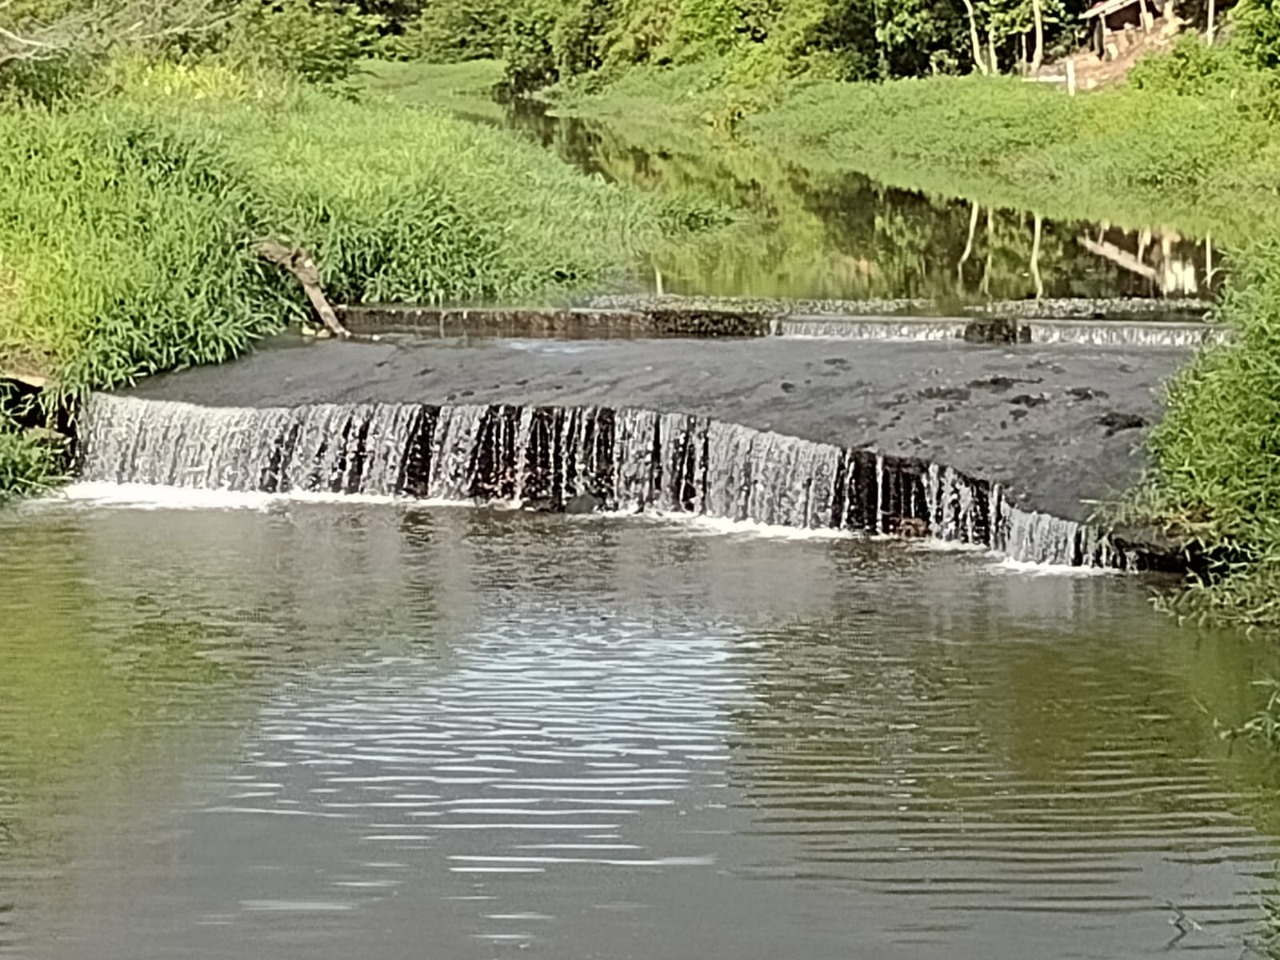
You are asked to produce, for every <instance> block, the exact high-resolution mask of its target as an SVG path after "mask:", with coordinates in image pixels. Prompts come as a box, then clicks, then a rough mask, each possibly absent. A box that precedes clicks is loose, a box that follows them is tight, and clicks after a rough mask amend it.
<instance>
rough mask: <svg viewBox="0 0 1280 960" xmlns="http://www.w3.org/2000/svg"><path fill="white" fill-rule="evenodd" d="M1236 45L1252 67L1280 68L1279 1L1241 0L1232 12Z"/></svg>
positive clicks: (1234, 42)
mask: <svg viewBox="0 0 1280 960" xmlns="http://www.w3.org/2000/svg"><path fill="white" fill-rule="evenodd" d="M1231 21H1232V24H1233V25H1234V27H1235V36H1234V37H1233V44H1234V45H1235V46H1236V47H1237V48H1238V49H1239V50H1240V52H1241V53H1242V54H1243V55H1244V57H1245V58H1246V59H1247V61H1248V62H1249V64H1250V65H1251V66H1254V67H1256V68H1259V69H1262V70H1276V69H1280V7H1278V6H1277V4H1276V0H1240V3H1239V4H1237V5H1236V7H1235V9H1233V10H1232V11H1231Z"/></svg>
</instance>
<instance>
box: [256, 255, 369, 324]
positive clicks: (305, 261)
mask: <svg viewBox="0 0 1280 960" xmlns="http://www.w3.org/2000/svg"><path fill="white" fill-rule="evenodd" d="M258 256H260V257H262V258H263V259H264V260H270V261H271V262H272V263H274V264H277V265H279V266H281V267H284V269H286V270H288V271H289V272H290V273H292V274H293V275H294V276H295V277H296V278H297V280H298V282H299V283H300V284H302V289H303V290H304V291H305V292H306V294H307V299H308V300H310V301H311V306H312V307H313V308H314V309H315V312H316V314H317V315H318V316H319V317H320V321H321V322H322V323H323V324H324V326H325V329H326V330H328V331H329V333H331V334H333V335H334V336H335V337H341V338H342V339H344V340H345V339H347V338H348V337H350V336H351V334H350V332H349V331H348V330H347V328H346V327H344V326H343V325H342V322H341V321H340V320H339V319H338V315H337V314H336V313H334V312H333V307H331V306H330V305H329V300H328V298H326V297H325V295H324V288H323V287H322V286H321V284H320V269H319V268H318V267H317V266H316V262H315V261H314V260H312V259H311V255H310V254H309V253H307V251H305V250H303V249H302V248H301V247H286V246H285V245H284V244H282V243H277V242H276V241H274V240H264V241H263V242H262V243H260V244H258Z"/></svg>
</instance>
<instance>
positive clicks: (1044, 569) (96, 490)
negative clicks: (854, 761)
mask: <svg viewBox="0 0 1280 960" xmlns="http://www.w3.org/2000/svg"><path fill="white" fill-rule="evenodd" d="M68 503H70V504H78V505H84V506H89V507H105V508H123V509H132V510H253V511H259V512H264V513H265V512H268V511H271V510H273V509H279V508H280V507H282V506H286V505H288V504H345V505H367V506H376V507H389V506H391V507H398V508H401V509H410V510H426V509H441V508H446V509H460V508H461V509H466V508H475V507H476V506H478V504H476V503H474V502H472V501H461V500H444V499H412V498H408V497H391V496H373V495H368V494H345V493H309V492H303V491H295V492H290V493H282V494H281V493H251V492H250V493H246V492H237V491H232V490H204V489H193V488H187V487H172V486H162V485H157V484H146V483H107V482H97V481H81V482H78V483H73V484H71V485H69V486H67V487H63V488H62V489H60V490H57V491H55V492H53V493H50V494H48V495H46V496H44V497H40V498H38V499H34V500H27V501H23V502H21V503H20V504H19V505H18V507H19V509H24V510H38V509H41V508H43V507H48V506H56V505H60V504H68ZM482 506H484V507H485V508H486V509H491V510H518V509H520V508H521V504H520V503H519V502H518V501H511V500H502V501H489V502H487V503H485V504H483V505H482ZM558 516H561V517H562V518H563V519H566V520H569V521H571V522H579V523H581V522H592V521H600V520H617V519H627V520H636V519H639V520H644V521H648V522H651V523H659V524H663V525H669V526H678V527H682V528H684V529H685V530H688V531H690V532H692V533H700V534H706V535H708V536H718V537H747V538H751V539H767V540H801V541H807V540H855V539H866V540H872V541H875V542H885V543H898V544H902V545H903V546H905V547H906V548H907V549H909V550H912V551H917V552H921V553H943V554H985V555H986V556H987V557H988V558H989V560H990V561H991V563H990V565H989V566H988V568H987V569H989V570H990V571H991V573H992V574H994V575H1013V576H1035V577H1044V576H1052V577H1097V576H1113V575H1116V574H1118V573H1121V571H1118V570H1111V569H1107V568H1099V567H1073V566H1067V565H1064V564H1048V563H1034V562H1030V561H1024V560H1011V559H1009V558H1007V557H1003V556H1001V555H1000V554H998V553H993V552H991V551H990V550H989V549H987V548H985V547H982V546H978V545H974V544H966V543H961V542H957V541H947V540H939V539H935V538H926V539H918V540H917V539H903V538H899V537H893V536H888V535H884V534H880V535H874V536H868V535H866V534H864V533H861V532H857V531H849V530H837V529H833V528H829V527H828V528H817V529H806V528H797V527H786V526H781V525H777V524H768V523H760V522H758V521H754V520H730V519H726V518H723V517H708V516H698V515H692V514H688V513H680V512H677V511H658V510H646V511H643V512H640V513H637V512H635V511H633V510H614V511H607V512H602V513H593V514H582V515H568V514H566V515H558Z"/></svg>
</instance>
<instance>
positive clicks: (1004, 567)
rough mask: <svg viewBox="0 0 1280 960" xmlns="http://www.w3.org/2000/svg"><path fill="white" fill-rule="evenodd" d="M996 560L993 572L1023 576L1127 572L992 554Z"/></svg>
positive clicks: (1121, 573)
mask: <svg viewBox="0 0 1280 960" xmlns="http://www.w3.org/2000/svg"><path fill="white" fill-rule="evenodd" d="M991 559H992V560H993V561H994V562H993V563H992V564H991V567H990V568H989V569H990V570H991V572H992V573H993V574H996V575H1000V574H1005V575H1013V576H1022V577H1114V576H1121V575H1123V574H1124V573H1125V571H1123V570H1119V569H1116V568H1112V567H1073V566H1070V565H1068V564H1065V563H1035V562H1034V561H1031V560H1011V559H1009V558H1008V557H1002V556H1000V555H999V554H992V555H991Z"/></svg>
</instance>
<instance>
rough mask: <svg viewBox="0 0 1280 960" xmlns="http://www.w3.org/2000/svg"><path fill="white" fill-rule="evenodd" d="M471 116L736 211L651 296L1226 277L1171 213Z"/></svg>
mask: <svg viewBox="0 0 1280 960" xmlns="http://www.w3.org/2000/svg"><path fill="white" fill-rule="evenodd" d="M463 115H464V116H466V115H467V114H465V113H464V114H463ZM499 115H501V116H502V117H503V119H502V120H498V116H499ZM473 119H476V120H477V121H478V122H487V123H500V124H501V125H503V126H505V127H507V128H508V129H512V130H515V131H517V132H519V133H521V134H523V135H524V136H526V137H528V138H529V139H532V140H533V141H535V142H537V143H539V144H541V145H542V146H544V147H546V148H547V149H550V150H553V151H555V152H556V153H557V154H558V155H559V156H560V157H561V158H562V159H564V160H565V161H566V162H568V163H571V164H573V165H574V166H576V167H578V168H579V169H580V170H583V171H585V172H587V173H590V174H597V175H600V176H603V177H605V178H606V179H609V180H613V181H620V182H623V183H627V184H631V185H633V186H637V187H639V188H641V189H643V190H646V191H650V192H656V193H659V194H663V195H666V196H670V197H676V198H681V199H683V200H685V201H687V202H690V203H691V204H692V205H693V207H694V208H695V209H697V208H698V206H699V205H702V206H703V207H704V208H706V209H711V208H720V209H727V210H730V211H733V212H734V213H735V215H737V216H739V217H740V218H742V222H741V224H740V226H739V228H737V229H732V230H729V231H725V232H723V233H722V234H718V235H713V236H711V237H705V238H703V239H700V240H699V241H698V243H697V244H696V245H695V247H694V248H693V249H687V248H681V249H679V250H677V251H674V252H671V253H669V254H666V255H660V256H658V257H656V258H655V259H654V260H653V262H652V263H651V264H650V265H649V270H648V273H647V274H646V275H645V276H643V277H642V278H641V280H642V281H643V282H644V284H645V285H646V287H647V290H648V291H649V292H654V291H659V290H660V291H661V292H665V293H678V294H684V295H690V296H731V297H753V296H754V297H784V298H800V299H805V298H818V299H822V298H832V299H854V300H863V299H869V298H870V299H893V300H898V299H908V300H911V299H923V300H927V301H929V305H928V306H925V305H923V304H922V305H920V306H919V309H921V310H922V311H925V312H927V311H929V310H942V311H944V312H945V311H947V310H954V309H955V308H957V307H958V306H962V305H966V304H981V303H985V302H987V301H988V300H1023V299H1032V298H1036V297H1040V298H1048V299H1055V298H1087V299H1100V298H1112V297H1130V298H1140V299H1147V300H1153V301H1154V300H1164V301H1169V302H1170V303H1173V302H1175V301H1179V300H1187V299H1190V300H1193V301H1194V300H1208V299H1211V298H1212V297H1213V296H1215V295H1216V293H1217V292H1218V291H1219V290H1220V288H1221V286H1222V283H1223V280H1224V279H1225V276H1226V274H1225V271H1224V270H1223V266H1224V257H1223V254H1222V251H1221V249H1220V248H1219V247H1217V246H1215V241H1214V238H1213V237H1211V236H1207V235H1204V234H1202V233H1198V232H1196V231H1189V230H1187V229H1185V228H1183V227H1182V226H1180V225H1179V224H1175V223H1161V222H1155V221H1153V222H1152V223H1150V224H1140V225H1137V226H1138V227H1140V229H1134V228H1133V227H1134V225H1127V226H1121V225H1118V224H1117V225H1113V224H1107V223H1097V222H1089V221H1073V220H1051V219H1045V218H1043V217H1040V216H1038V215H1037V212H1036V211H1034V210H1014V209H1007V208H998V207H997V208H991V207H987V206H979V205H975V204H974V203H972V202H970V201H968V200H966V199H962V198H958V197H947V196H942V195H926V194H924V193H920V192H916V191H912V190H902V189H897V188H893V187H888V186H885V185H884V184H881V183H878V182H876V181H875V180H873V179H871V178H869V177H866V176H863V175H861V174H840V175H834V174H832V175H827V174H819V173H813V172H810V171H806V170H804V169H803V168H802V167H801V166H800V165H798V164H797V163H795V162H794V160H795V159H796V158H791V157H785V156H777V155H773V154H771V153H769V152H768V151H765V150H762V149H755V148H749V147H747V146H745V145H743V144H740V143H735V142H732V141H729V140H727V139H723V138H722V139H720V140H715V139H713V138H711V137H710V136H707V137H702V136H698V135H697V134H696V132H694V133H692V134H691V133H688V132H685V133H683V134H681V132H680V131H678V130H677V131H673V132H672V133H671V134H670V135H668V136H663V135H656V136H655V134H654V132H653V131H652V130H651V129H648V130H646V129H644V128H631V127H627V126H624V125H621V124H613V123H602V122H599V121H594V120H593V121H587V120H581V119H577V118H572V117H565V118H562V117H556V116H552V115H549V114H547V113H546V111H545V109H544V108H542V107H541V106H539V105H538V104H530V103H521V102H517V103H515V104H511V105H507V106H506V107H505V108H504V109H503V110H502V111H501V112H499V111H497V110H496V109H495V108H493V107H492V105H490V106H489V109H487V110H485V111H484V112H483V114H479V115H476V116H474V117H473ZM797 149H803V148H802V147H798V148H797ZM1219 239H1222V238H1219Z"/></svg>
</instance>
